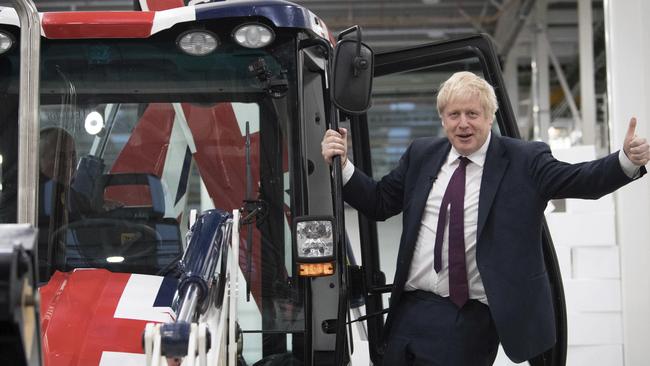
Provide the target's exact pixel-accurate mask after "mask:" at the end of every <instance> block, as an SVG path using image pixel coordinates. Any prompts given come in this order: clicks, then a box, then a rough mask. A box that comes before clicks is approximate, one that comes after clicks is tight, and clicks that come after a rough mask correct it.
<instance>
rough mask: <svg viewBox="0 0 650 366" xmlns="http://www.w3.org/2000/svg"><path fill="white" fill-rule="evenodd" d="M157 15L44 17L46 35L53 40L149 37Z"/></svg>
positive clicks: (100, 13) (66, 14)
mask: <svg viewBox="0 0 650 366" xmlns="http://www.w3.org/2000/svg"><path fill="white" fill-rule="evenodd" d="M154 14H155V12H151V11H138V12H135V11H97V12H53V13H45V14H43V22H42V25H43V32H44V33H45V37H47V38H51V39H80V38H147V37H149V36H150V35H151V27H152V26H153V19H154Z"/></svg>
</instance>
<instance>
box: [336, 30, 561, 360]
mask: <svg viewBox="0 0 650 366" xmlns="http://www.w3.org/2000/svg"><path fill="white" fill-rule="evenodd" d="M373 70H374V79H373V82H372V85H373V87H372V104H373V106H372V107H371V108H370V109H369V110H368V111H367V112H366V113H365V114H362V115H358V116H351V117H350V129H351V131H352V133H351V135H352V153H353V156H354V157H353V161H354V164H355V166H356V167H357V169H362V170H363V171H364V172H365V173H366V174H368V175H369V176H374V178H375V179H379V178H381V177H382V176H384V175H385V174H386V173H388V172H389V171H390V169H392V168H393V167H394V166H395V165H396V164H397V162H398V160H399V158H400V157H401V155H402V154H403V152H404V151H405V150H406V148H407V146H408V145H409V143H410V142H411V141H412V140H413V139H415V138H417V137H421V136H431V135H434V136H436V135H438V136H444V130H443V128H442V126H441V123H440V119H439V117H438V114H437V112H436V96H435V93H436V92H437V90H436V89H437V88H438V86H439V85H440V83H441V82H442V81H444V80H446V79H447V78H448V77H449V76H450V75H451V74H452V73H454V72H457V71H463V70H467V71H472V72H474V73H476V74H478V75H480V76H482V77H483V78H485V79H486V80H487V81H488V82H489V83H490V84H491V85H492V86H493V87H494V89H495V92H496V95H497V99H498V103H499V109H498V110H497V113H496V121H497V123H495V124H494V125H493V130H492V133H494V134H497V135H503V136H509V137H515V138H518V137H519V130H518V128H517V123H516V121H515V117H514V114H513V111H512V107H511V104H510V99H509V98H508V95H507V92H506V89H505V86H504V82H503V79H502V75H501V69H500V65H499V61H498V56H497V54H496V51H495V49H494V46H493V44H492V42H491V41H490V40H489V38H487V36H484V35H477V36H471V37H467V38H462V39H457V40H450V41H443V42H438V43H433V44H429V45H424V46H418V47H414V48H408V49H402V50H398V51H391V52H385V53H381V54H377V55H376V56H375V63H374V69H373ZM400 216H401V215H399V216H395V217H393V218H391V219H389V220H387V221H386V222H382V223H375V222H374V221H371V220H369V219H367V218H366V217H364V216H363V215H361V214H358V213H356V212H355V210H354V209H352V208H350V207H347V208H346V220H349V221H348V222H349V224H348V225H347V227H350V226H351V223H352V222H354V221H356V220H358V226H359V232H358V237H355V236H356V235H357V234H356V233H354V235H350V240H351V241H352V243H355V242H356V243H359V246H360V253H361V261H362V264H363V266H362V271H363V279H364V282H365V286H366V287H365V291H363V293H364V294H365V295H364V296H365V304H366V313H367V314H379V313H381V312H382V310H383V309H384V307H387V306H388V305H387V304H388V295H389V294H390V291H391V287H392V285H391V284H389V283H388V284H387V283H386V279H388V281H391V279H392V278H393V276H394V273H395V258H396V257H397V250H398V245H397V243H399V235H400V233H401V223H402V220H401V217H400ZM353 220H354V221H353ZM348 234H350V233H348ZM543 250H544V256H545V261H546V268H547V270H548V273H549V278H550V281H551V286H552V291H553V295H554V307H555V314H556V319H555V322H556V329H557V343H556V345H555V347H554V348H552V349H550V350H548V351H547V352H545V353H544V354H542V355H540V356H538V357H536V358H535V359H532V360H530V361H529V363H530V364H531V365H533V366H538V365H544V366H549V365H551V366H559V365H564V364H565V362H566V348H567V347H566V345H567V343H566V342H567V335H566V332H567V330H566V329H567V328H566V306H565V299H564V292H563V287H562V278H561V274H560V269H559V265H558V262H557V258H556V254H555V250H554V247H553V243H552V240H551V237H550V234H549V231H548V228H547V227H546V225H544V232H543ZM383 325H384V318H383V317H382V316H374V317H370V318H369V319H368V320H367V328H368V345H369V354H370V358H371V360H372V362H373V363H374V364H380V363H381V358H382V354H383V347H382V345H381V340H380V338H381V332H382V329H383ZM499 357H501V356H499Z"/></svg>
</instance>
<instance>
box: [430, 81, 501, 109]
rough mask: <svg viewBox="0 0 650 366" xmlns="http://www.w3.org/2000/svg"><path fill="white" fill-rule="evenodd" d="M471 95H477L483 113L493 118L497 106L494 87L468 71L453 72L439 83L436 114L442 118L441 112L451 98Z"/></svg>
mask: <svg viewBox="0 0 650 366" xmlns="http://www.w3.org/2000/svg"><path fill="white" fill-rule="evenodd" d="M472 95H477V96H478V98H479V102H480V103H481V106H482V107H483V111H484V112H485V115H486V116H491V117H492V119H494V115H495V114H496V112H497V108H499V103H498V102H497V96H496V94H495V93H494V88H493V87H492V85H490V84H489V83H488V82H487V81H485V79H483V78H482V77H480V76H477V75H476V74H474V73H471V72H469V71H460V72H457V73H454V74H453V75H451V77H450V78H449V79H447V80H446V81H444V82H442V84H440V89H439V90H438V100H437V107H438V115H440V117H441V118H442V112H443V111H444V109H445V107H446V106H447V105H448V104H449V103H450V102H451V101H452V100H453V99H456V98H458V97H469V96H472Z"/></svg>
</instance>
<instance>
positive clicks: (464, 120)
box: [458, 113, 469, 128]
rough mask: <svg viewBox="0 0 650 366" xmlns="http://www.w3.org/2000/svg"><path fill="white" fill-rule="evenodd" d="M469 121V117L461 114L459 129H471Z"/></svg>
mask: <svg viewBox="0 0 650 366" xmlns="http://www.w3.org/2000/svg"><path fill="white" fill-rule="evenodd" d="M468 120H469V119H468V118H467V115H466V114H465V113H463V114H461V115H460V122H459V123H458V127H460V128H467V127H469V123H468Z"/></svg>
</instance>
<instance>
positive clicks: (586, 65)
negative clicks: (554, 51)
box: [578, 0, 596, 145]
mask: <svg viewBox="0 0 650 366" xmlns="http://www.w3.org/2000/svg"><path fill="white" fill-rule="evenodd" d="M591 2H592V0H578V14H579V16H578V19H579V21H578V29H579V35H580V52H579V53H578V55H579V58H580V106H581V107H582V142H583V143H584V144H586V145H594V144H595V143H596V87H595V81H594V35H593V20H592V14H591V13H592V11H591Z"/></svg>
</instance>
